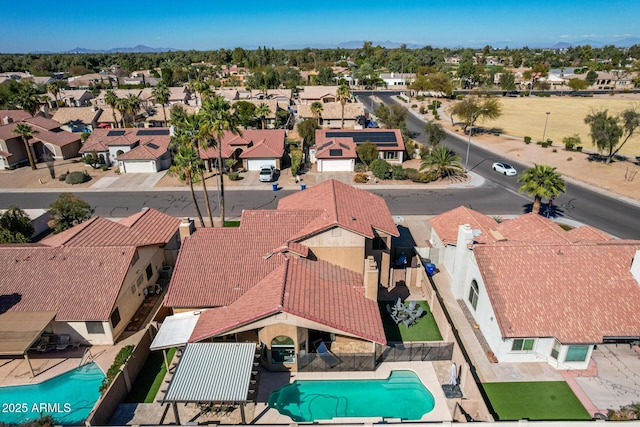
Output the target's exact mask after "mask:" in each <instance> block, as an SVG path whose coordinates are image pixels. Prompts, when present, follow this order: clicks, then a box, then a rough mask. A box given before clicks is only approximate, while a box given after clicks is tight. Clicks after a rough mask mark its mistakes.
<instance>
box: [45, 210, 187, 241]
mask: <svg viewBox="0 0 640 427" xmlns="http://www.w3.org/2000/svg"><path fill="white" fill-rule="evenodd" d="M179 226H180V219H179V218H175V217H172V216H170V215H166V214H164V213H162V212H159V211H157V210H155V209H149V208H146V209H142V210H141V211H140V212H138V213H136V214H133V215H131V216H130V217H128V218H125V219H123V220H121V221H119V222H115V221H111V220H108V219H105V218H101V217H94V218H91V219H89V220H88V221H85V222H82V223H80V224H78V225H76V226H75V227H72V228H70V229H68V230H65V231H63V232H62V233H59V234H53V235H51V236H49V237H47V238H45V239H43V240H42V241H41V242H40V243H41V244H43V245H47V246H148V245H160V244H166V243H168V242H169V240H170V239H171V238H172V237H173V235H175V233H176V232H177V231H178V227H179Z"/></svg>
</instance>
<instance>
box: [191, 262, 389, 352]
mask: <svg viewBox="0 0 640 427" xmlns="http://www.w3.org/2000/svg"><path fill="white" fill-rule="evenodd" d="M362 283H363V278H362V275H361V274H359V273H355V272H353V271H350V270H347V269H344V268H341V267H337V266H335V265H332V264H330V263H327V262H325V261H311V260H307V259H301V258H291V259H285V260H284V263H283V264H281V265H280V266H279V267H278V268H277V269H275V270H274V271H273V272H272V273H271V274H270V275H268V276H267V277H265V278H264V279H263V280H261V281H260V282H259V283H257V284H256V285H255V286H254V287H253V288H251V289H250V290H249V291H247V292H246V293H245V294H244V295H242V296H241V297H240V298H238V299H237V300H236V301H234V302H233V303H232V304H230V305H229V306H226V307H220V308H216V309H213V310H207V311H205V312H203V313H202V314H201V315H200V319H199V320H198V323H197V325H196V328H195V329H194V331H193V334H192V335H191V338H190V340H189V341H190V342H195V341H200V340H203V339H206V338H209V337H212V336H216V335H222V334H225V333H228V332H229V331H231V330H232V329H234V328H237V327H240V326H243V325H246V324H248V323H251V322H253V321H256V320H258V319H262V318H265V317H268V316H272V315H274V314H276V313H279V312H284V313H289V314H291V315H294V316H298V317H301V318H304V319H307V320H310V321H312V322H315V323H318V324H321V325H324V326H326V327H329V328H334V329H337V330H340V331H342V332H344V333H347V334H350V335H355V336H358V337H361V338H364V339H368V340H371V341H374V342H378V343H381V344H386V338H385V333H384V328H383V326H382V320H381V317H380V311H379V308H378V304H377V302H376V301H372V300H370V299H368V298H365V297H364V288H363V286H362Z"/></svg>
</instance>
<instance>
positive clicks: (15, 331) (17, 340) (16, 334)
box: [0, 311, 56, 378]
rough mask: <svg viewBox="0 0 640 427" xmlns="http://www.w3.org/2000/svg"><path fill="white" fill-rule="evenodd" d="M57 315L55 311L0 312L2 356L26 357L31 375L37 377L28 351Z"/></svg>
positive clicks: (0, 351) (0, 347)
mask: <svg viewBox="0 0 640 427" xmlns="http://www.w3.org/2000/svg"><path fill="white" fill-rule="evenodd" d="M55 317H56V312H55V311H45V312H27V311H9V312H6V313H3V314H0V356H12V357H16V356H20V357H24V359H25V360H26V362H27V364H28V365H29V371H30V372H31V377H32V378H33V377H35V376H36V374H35V373H34V371H33V366H32V365H31V361H30V360H29V354H28V353H29V350H30V349H31V348H32V347H33V346H34V344H35V343H36V341H38V340H39V339H40V337H41V336H42V333H43V332H44V331H45V329H46V328H47V326H49V324H50V323H51V322H52V321H53V319H54V318H55Z"/></svg>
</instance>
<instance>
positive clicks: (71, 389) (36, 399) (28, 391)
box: [0, 362, 105, 424]
mask: <svg viewBox="0 0 640 427" xmlns="http://www.w3.org/2000/svg"><path fill="white" fill-rule="evenodd" d="M104 377H105V375H104V373H103V372H102V370H101V369H100V367H99V366H98V365H96V364H95V362H93V363H89V364H86V365H84V366H82V367H80V368H78V369H74V370H73V371H70V372H67V373H65V374H62V375H59V376H57V377H55V378H51V379H50V380H47V381H44V382H42V383H40V384H33V385H19V386H8V387H0V422H3V423H23V422H26V421H29V420H33V419H36V418H38V417H40V416H41V415H51V416H52V417H53V418H54V419H55V420H56V423H60V424H84V420H85V419H86V418H87V417H88V416H89V412H91V410H92V409H93V406H94V405H95V404H96V402H97V401H98V398H99V397H100V392H99V391H98V388H99V387H100V384H101V383H102V379H103V378H104Z"/></svg>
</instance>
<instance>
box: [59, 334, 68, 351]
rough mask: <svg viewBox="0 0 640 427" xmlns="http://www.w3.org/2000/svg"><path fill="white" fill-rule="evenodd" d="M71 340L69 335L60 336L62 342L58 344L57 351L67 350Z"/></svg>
mask: <svg viewBox="0 0 640 427" xmlns="http://www.w3.org/2000/svg"><path fill="white" fill-rule="evenodd" d="M70 339H71V337H70V336H69V335H67V334H62V335H60V341H58V344H56V350H57V351H62V350H66V349H67V347H68V346H69V340H70Z"/></svg>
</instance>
